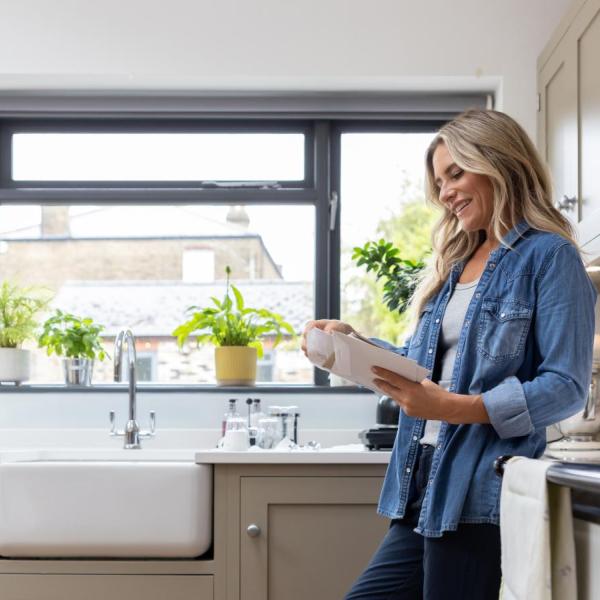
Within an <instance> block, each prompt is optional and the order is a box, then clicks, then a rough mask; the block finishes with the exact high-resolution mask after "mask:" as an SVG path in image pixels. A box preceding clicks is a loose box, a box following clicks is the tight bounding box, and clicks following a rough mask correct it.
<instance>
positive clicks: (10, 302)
mask: <svg viewBox="0 0 600 600" xmlns="http://www.w3.org/2000/svg"><path fill="white" fill-rule="evenodd" d="M49 302H50V294H49V292H46V291H45V290H43V289H41V288H34V287H19V286H17V285H14V284H11V283H10V282H8V281H3V282H2V285H0V348H18V347H19V346H21V344H22V343H23V342H25V341H27V340H34V339H35V338H36V330H37V327H38V325H39V323H38V321H37V318H36V317H37V315H39V314H40V313H41V312H42V311H44V310H45V309H46V307H47V306H48V303H49Z"/></svg>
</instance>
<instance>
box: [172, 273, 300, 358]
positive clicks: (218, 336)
mask: <svg viewBox="0 0 600 600" xmlns="http://www.w3.org/2000/svg"><path fill="white" fill-rule="evenodd" d="M225 273H226V275H227V288H226V291H225V297H224V298H223V300H222V301H220V300H219V299H218V298H215V297H214V296H213V297H211V300H212V302H213V304H214V307H213V306H210V307H207V308H201V307H198V306H191V307H190V308H188V309H187V312H188V313H191V316H190V319H189V320H188V321H186V322H185V323H183V324H182V325H180V326H179V327H177V328H176V329H175V330H174V331H173V333H172V335H174V336H175V337H176V338H177V343H178V345H179V347H180V348H181V347H182V346H183V344H184V343H185V341H186V340H187V339H188V337H190V336H191V335H195V336H196V342H197V344H198V345H200V344H202V343H205V342H209V343H212V344H214V345H215V346H250V347H253V348H256V350H257V354H258V357H259V358H260V357H262V355H263V346H262V343H261V342H260V338H261V337H262V336H263V335H266V334H269V333H270V334H275V341H274V343H273V346H277V344H279V342H280V341H281V340H282V339H283V334H284V332H285V333H289V334H290V335H291V336H294V335H295V333H294V329H293V328H292V326H291V325H290V324H289V323H287V322H286V321H284V320H283V317H282V316H281V315H279V314H277V313H274V312H271V311H270V310H267V309H265V308H249V307H247V306H245V304H244V298H243V296H242V294H241V292H240V291H239V290H238V288H237V287H235V286H234V285H232V284H230V283H229V276H230V275H231V269H230V268H229V267H226V268H225ZM230 291H231V293H232V294H233V297H234V299H235V304H234V300H232V298H231V296H230V295H229V294H230Z"/></svg>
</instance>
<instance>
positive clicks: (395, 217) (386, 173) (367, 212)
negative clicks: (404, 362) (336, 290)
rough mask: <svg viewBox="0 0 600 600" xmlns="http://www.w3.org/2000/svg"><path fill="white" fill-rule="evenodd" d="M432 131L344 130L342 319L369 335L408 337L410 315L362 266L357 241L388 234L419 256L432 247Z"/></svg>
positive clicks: (403, 252)
mask: <svg viewBox="0 0 600 600" xmlns="http://www.w3.org/2000/svg"><path fill="white" fill-rule="evenodd" d="M433 136H434V134H433V133H418V134H407V133H377V134H371V133H348V134H343V135H342V164H341V244H342V256H341V265H342V273H341V307H342V311H341V312H342V315H341V316H342V319H343V320H345V321H348V322H349V323H351V324H352V325H353V326H354V327H355V328H356V329H358V330H359V331H361V332H362V333H363V334H365V335H368V336H375V337H381V338H384V339H387V340H389V341H390V342H392V343H394V342H395V343H400V342H401V341H403V338H404V333H405V331H406V328H407V325H408V320H407V318H406V315H404V316H400V315H398V314H397V313H394V314H392V313H391V312H390V311H389V310H388V309H387V307H386V306H385V305H384V303H383V301H382V298H383V282H382V281H380V282H376V281H375V275H374V273H373V271H371V272H369V273H367V271H366V268H365V267H364V266H361V267H357V266H356V263H355V262H354V261H353V260H352V250H353V248H354V247H355V246H361V247H362V246H364V244H365V243H366V242H368V241H378V240H379V239H381V238H383V239H385V240H386V241H390V242H392V243H394V245H395V246H396V247H398V248H399V249H400V257H402V258H406V259H411V260H418V259H421V258H422V257H423V255H424V253H425V252H426V251H427V250H428V249H429V248H430V243H429V238H430V231H431V226H432V224H433V222H434V220H435V218H436V215H435V213H434V211H433V210H432V209H431V208H428V207H427V206H426V205H425V201H424V193H423V176H424V169H425V166H424V165H425V158H424V157H425V150H426V148H427V146H428V145H429V143H430V141H431V140H432V138H433Z"/></svg>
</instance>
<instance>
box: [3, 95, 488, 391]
mask: <svg viewBox="0 0 600 600" xmlns="http://www.w3.org/2000/svg"><path fill="white" fill-rule="evenodd" d="M490 98H491V96H490V95H489V94H488V93H484V92H478V93H473V94H458V95H456V94H455V95H450V94H444V95H442V96H441V100H440V97H439V96H436V95H435V94H422V95H415V94H403V95H398V94H396V95H390V94H383V95H381V94H380V95H375V96H373V95H367V96H366V97H365V96H364V95H356V94H354V95H352V94H349V95H345V96H340V95H321V96H318V97H316V98H315V97H314V96H309V97H308V101H307V97H300V98H296V97H292V99H291V100H290V96H283V97H276V96H270V97H266V98H263V99H262V104H261V101H260V99H258V100H257V98H256V97H254V96H253V97H252V98H251V104H252V106H253V107H254V110H246V111H239V110H237V111H236V110H230V111H229V112H227V111H226V110H219V109H215V108H214V107H215V106H216V107H222V106H223V105H224V106H228V104H227V102H225V101H224V104H223V105H222V104H220V103H219V101H218V99H215V98H214V97H213V98H210V99H209V100H210V103H211V106H213V109H212V110H207V109H206V107H204V109H203V110H199V109H196V110H195V111H189V110H187V111H182V110H181V109H179V110H177V107H176V106H175V108H174V107H173V106H172V104H171V105H170V109H169V110H168V111H158V112H157V111H154V112H151V111H150V112H149V111H148V110H147V109H146V110H141V109H140V108H139V106H145V105H144V103H143V102H142V103H141V104H139V103H138V105H135V103H134V109H131V107H129V109H128V110H127V111H123V109H122V105H123V101H122V100H121V103H119V100H118V99H116V100H115V99H109V101H108V102H105V103H104V104H103V103H102V101H101V100H102V99H98V98H92V99H91V100H90V99H89V98H88V105H87V106H86V105H85V102H84V103H83V108H81V107H80V108H79V109H77V110H76V109H74V108H73V100H72V99H71V98H66V99H65V98H63V99H62V103H61V101H60V99H59V101H58V105H56V102H57V99H56V98H54V99H51V100H52V101H50V102H48V100H47V101H46V104H47V105H48V106H51V110H42V109H40V103H41V106H42V107H43V106H44V103H43V98H42V99H39V98H33V99H32V98H28V99H26V100H27V101H26V102H23V103H22V104H23V106H24V107H25V108H23V106H21V107H20V108H18V107H17V105H18V104H19V103H18V102H16V101H14V100H13V104H9V106H8V107H5V106H3V104H2V101H1V100H0V205H1V204H12V205H18V204H39V205H44V204H45V205H48V204H50V205H51V204H62V205H64V204H69V205H71V204H72V205H77V204H86V205H89V204H95V203H99V204H121V205H123V204H124V205H128V204H130V205H131V204H224V205H235V204H259V205H260V204H262V205H268V204H278V205H298V204H301V205H312V206H314V208H315V220H316V222H315V238H316V239H315V265H314V286H315V296H314V308H315V318H317V319H326V318H329V319H336V318H339V317H340V253H341V249H340V240H341V235H340V210H338V207H341V205H342V203H343V198H341V196H340V184H341V139H342V136H343V134H344V133H356V132H365V133H367V132H368V133H377V132H382V133H383V132H389V133H393V132H398V133H415V132H433V131H436V130H437V129H438V128H439V127H440V126H441V125H442V124H443V123H445V122H446V121H448V120H449V119H450V118H452V117H453V116H455V115H456V114H458V113H460V112H461V111H462V110H464V109H465V108H467V107H469V106H480V107H483V106H486V105H487V106H490V102H491V100H490ZM110 100H112V101H113V102H116V105H115V106H114V107H113V108H112V109H110V110H106V104H108V105H109V106H110ZM228 100H229V102H230V103H231V102H232V100H231V98H229V99H228ZM246 101H247V100H246ZM235 102H237V104H235ZM240 102H242V104H243V99H242V100H239V99H237V100H234V105H235V106H239V103H240ZM257 102H258V104H256V103H257ZM290 103H291V105H292V106H293V110H290V108H289V106H290ZM175 104H177V103H176V102H175ZM57 106H58V108H57ZM98 106H104V108H105V109H104V110H102V111H99V110H98ZM135 106H138V108H137V109H135ZM186 106H187V104H186ZM256 106H259V107H262V108H259V109H256V108H255V107H256ZM282 106H283V107H284V108H285V107H288V108H287V109H285V110H283V109H282ZM336 106H338V108H337V109H336ZM65 107H66V108H65ZM42 131H53V132H70V133H74V132H119V133H123V132H152V133H155V132H157V131H164V132H166V131H168V132H200V131H202V132H205V131H206V132H216V131H219V132H225V133H226V132H261V133H269V132H282V131H285V132H292V131H293V132H302V133H304V135H305V176H304V179H303V180H302V181H295V182H289V181H288V182H277V184H278V185H273V186H270V185H269V186H267V187H265V186H264V183H262V182H261V183H259V184H256V185H253V184H252V182H228V184H227V185H219V186H214V185H205V184H203V183H202V182H194V181H185V182H177V181H144V182H140V181H127V182H123V181H119V182H116V181H93V182H86V181H76V182H75V181H71V182H68V181H46V182H44V181H14V180H13V179H12V177H11V172H12V162H11V154H12V139H11V138H12V135H13V134H14V133H21V132H42ZM314 373H315V374H314V380H313V385H312V386H302V387H303V388H305V389H306V388H307V387H309V388H313V387H315V386H317V387H318V388H319V389H322V388H323V387H327V386H328V385H329V384H328V376H327V374H326V373H325V372H323V371H321V370H318V369H315V371H314ZM27 387H29V386H27ZM31 387H33V386H31ZM38 387H40V386H38ZM98 387H100V386H98ZM173 387H177V388H180V389H189V388H190V387H191V386H187V385H185V384H180V385H177V386H170V387H169V389H171V388H173ZM284 387H285V386H279V389H282V388H284ZM157 388H159V389H161V390H162V389H166V388H165V386H164V384H163V385H160V383H159V384H158V385H157Z"/></svg>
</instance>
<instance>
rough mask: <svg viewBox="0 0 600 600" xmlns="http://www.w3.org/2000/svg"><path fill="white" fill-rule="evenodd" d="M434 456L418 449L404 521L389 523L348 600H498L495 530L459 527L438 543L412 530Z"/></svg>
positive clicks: (497, 533) (483, 526)
mask: <svg viewBox="0 0 600 600" xmlns="http://www.w3.org/2000/svg"><path fill="white" fill-rule="evenodd" d="M432 454H433V447H432V446H424V447H423V449H422V450H421V453H420V457H419V460H418V465H417V470H416V472H415V477H414V481H413V489H411V493H410V500H409V506H408V509H407V514H406V517H405V518H404V519H396V520H393V521H392V522H391V525H390V528H389V530H388V532H387V534H386V535H385V537H384V538H383V541H382V542H381V545H380V546H379V548H378V549H377V551H376V552H375V555H374V556H373V558H372V559H371V562H370V563H369V566H368V567H367V568H366V570H365V572H364V573H363V574H362V575H361V576H360V577H359V578H358V580H357V581H356V583H355V584H354V586H353V587H352V589H351V590H350V592H349V593H348V595H347V596H346V600H359V599H368V600H421V599H424V600H488V599H489V600H498V595H499V592H500V529H499V527H497V526H496V525H487V524H477V525H470V524H469V525H467V524H463V525H460V526H459V528H458V529H457V531H446V532H444V535H443V536H442V537H441V538H426V537H423V536H422V535H420V534H418V533H415V532H414V531H413V529H414V528H415V527H416V526H417V522H418V519H419V512H420V510H421V502H422V500H423V495H424V493H425V487H426V485H427V479H428V476H429V469H430V466H431V458H432Z"/></svg>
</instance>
